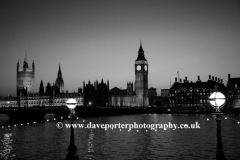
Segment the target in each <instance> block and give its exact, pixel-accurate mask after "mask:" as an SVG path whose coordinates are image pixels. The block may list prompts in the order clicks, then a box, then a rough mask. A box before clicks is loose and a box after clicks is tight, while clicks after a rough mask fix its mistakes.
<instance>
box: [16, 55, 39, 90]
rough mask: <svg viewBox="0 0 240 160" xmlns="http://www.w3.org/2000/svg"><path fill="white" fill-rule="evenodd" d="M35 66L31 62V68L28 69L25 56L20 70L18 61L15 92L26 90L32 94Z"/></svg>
mask: <svg viewBox="0 0 240 160" xmlns="http://www.w3.org/2000/svg"><path fill="white" fill-rule="evenodd" d="M34 79H35V64H34V61H33V62H32V68H30V67H28V63H27V54H26V55H25V59H24V62H23V67H21V68H20V66H19V61H18V63H17V90H18V89H23V88H24V89H26V90H27V92H34Z"/></svg>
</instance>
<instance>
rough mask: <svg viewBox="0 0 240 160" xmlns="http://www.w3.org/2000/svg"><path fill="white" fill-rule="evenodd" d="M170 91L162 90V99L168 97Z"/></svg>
mask: <svg viewBox="0 0 240 160" xmlns="http://www.w3.org/2000/svg"><path fill="white" fill-rule="evenodd" d="M168 96H169V89H161V97H168Z"/></svg>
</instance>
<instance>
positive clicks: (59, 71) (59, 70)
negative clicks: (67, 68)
mask: <svg viewBox="0 0 240 160" xmlns="http://www.w3.org/2000/svg"><path fill="white" fill-rule="evenodd" d="M58 74H62V71H61V66H60V63H59V69H58Z"/></svg>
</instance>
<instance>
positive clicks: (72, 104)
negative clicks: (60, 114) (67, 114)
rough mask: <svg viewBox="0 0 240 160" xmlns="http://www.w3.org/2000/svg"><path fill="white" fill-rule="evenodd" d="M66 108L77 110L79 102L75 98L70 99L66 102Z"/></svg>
mask: <svg viewBox="0 0 240 160" xmlns="http://www.w3.org/2000/svg"><path fill="white" fill-rule="evenodd" d="M66 106H67V107H68V108H69V109H72V110H73V109H75V107H76V106H77V101H76V99H73V98H70V99H68V100H67V101H66Z"/></svg>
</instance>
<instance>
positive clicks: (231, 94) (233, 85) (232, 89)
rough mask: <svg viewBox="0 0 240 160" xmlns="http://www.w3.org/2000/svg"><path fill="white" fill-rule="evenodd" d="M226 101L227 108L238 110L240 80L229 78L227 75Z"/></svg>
mask: <svg viewBox="0 0 240 160" xmlns="http://www.w3.org/2000/svg"><path fill="white" fill-rule="evenodd" d="M227 99H228V107H229V108H240V78H239V77H238V78H231V75H230V74H228V82H227Z"/></svg>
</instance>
